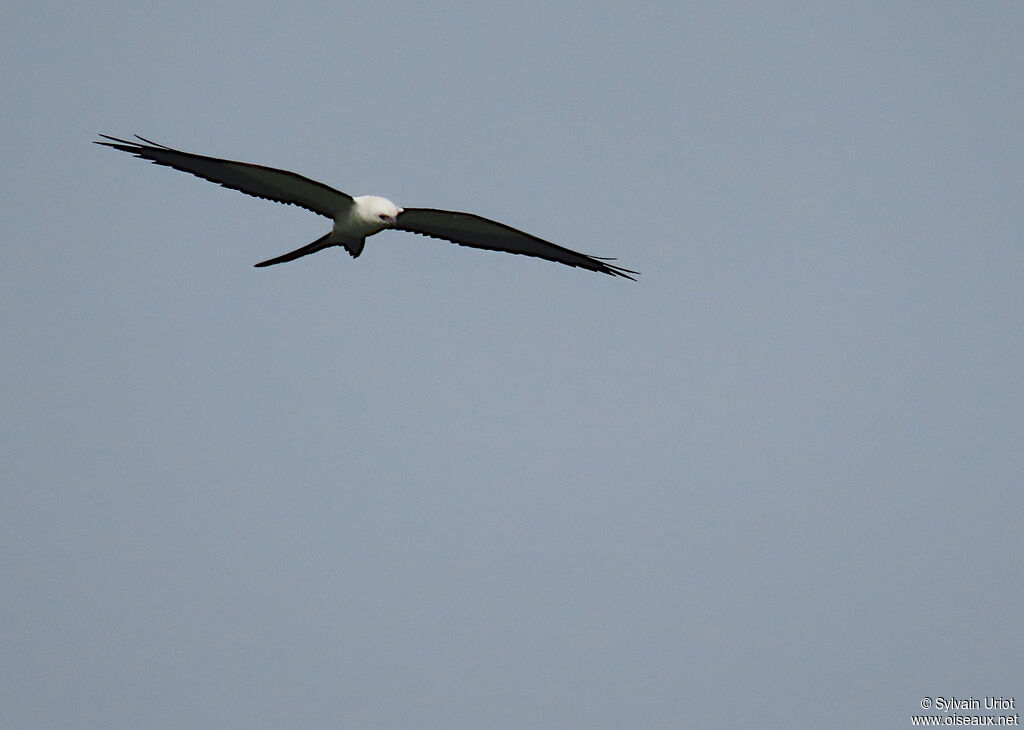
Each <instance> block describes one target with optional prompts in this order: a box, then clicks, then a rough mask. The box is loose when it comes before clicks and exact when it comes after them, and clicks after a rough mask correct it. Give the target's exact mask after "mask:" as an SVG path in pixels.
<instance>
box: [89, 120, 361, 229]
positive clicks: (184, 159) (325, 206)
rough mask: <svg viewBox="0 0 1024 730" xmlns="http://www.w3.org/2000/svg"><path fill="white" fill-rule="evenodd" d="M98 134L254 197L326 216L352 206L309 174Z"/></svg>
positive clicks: (128, 149)
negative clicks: (304, 174) (310, 177)
mask: <svg viewBox="0 0 1024 730" xmlns="http://www.w3.org/2000/svg"><path fill="white" fill-rule="evenodd" d="M100 136H101V137H103V138H104V139H109V140H111V141H110V142H96V144H101V145H105V146H107V147H113V148H114V149H115V150H121V151H122V152H129V153H131V154H133V155H135V156H136V157H141V158H142V159H144V160H149V161H150V162H154V163H156V164H157V165H166V166H167V167H173V168H174V169H175V170H181V171H182V172H190V173H192V174H193V175H197V176H199V177H201V178H203V179H204V180H209V181H210V182H215V183H218V184H220V185H223V186H224V187H226V188H231V189H232V190H239V191H241V192H243V193H246V194H248V195H255V196H256V197H257V198H265V199H266V200H273V201H276V202H278V203H287V204H289V205H298V206H300V207H302V208H305V209H306V210H311V211H313V212H314V213H319V214H320V215H323V216H327V217H328V218H332V219H333V218H335V217H336V216H337V215H338V213H340V212H343V211H345V210H347V209H348V208H349V206H351V205H352V196H351V195H346V194H345V193H343V192H341V191H339V190H335V189H334V188H332V187H329V186H327V185H324V184H323V183H319V182H317V181H316V180H310V179H309V178H308V177H303V176H302V175H296V174H295V173H294V172H288V171H287V170H277V169H275V168H273V167H264V166H263V165H253V164H251V163H249V162H234V161H232V160H221V159H218V158H216V157H207V156H206V155H193V154H191V153H188V152H180V151H178V150H175V149H171V148H170V147H165V146H164V145H161V144H157V143H156V142H152V141H150V140H148V139H145V138H144V137H139V136H138V135H135V136H136V138H137V139H139V140H141V141H142V142H145V144H138V143H136V142H130V141H128V140H124V139H118V138H117V137H109V136H107V135H105V134H101V135H100Z"/></svg>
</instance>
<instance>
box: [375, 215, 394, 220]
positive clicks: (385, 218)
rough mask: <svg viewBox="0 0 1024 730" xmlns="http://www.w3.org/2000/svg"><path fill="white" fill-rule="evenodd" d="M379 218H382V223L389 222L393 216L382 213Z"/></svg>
mask: <svg viewBox="0 0 1024 730" xmlns="http://www.w3.org/2000/svg"><path fill="white" fill-rule="evenodd" d="M377 217H378V218H380V219H381V220H382V221H386V220H388V219H389V218H391V216H389V215H388V214H387V213H381V214H380V215H378V216H377Z"/></svg>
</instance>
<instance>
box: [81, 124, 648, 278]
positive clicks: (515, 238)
mask: <svg viewBox="0 0 1024 730" xmlns="http://www.w3.org/2000/svg"><path fill="white" fill-rule="evenodd" d="M100 137H103V139H105V140H107V141H105V142H100V141H97V142H96V143H95V144H100V145H105V146H107V147H113V148H114V149H115V150H121V151H122V152H128V153H130V154H132V155H135V156H136V157H141V158H142V159H144V160H149V161H150V162H153V163H155V164H157V165H166V166H167V167H173V168H174V169H175V170H181V171H182V172H190V173H192V174H193V175H197V176H198V177H201V178H203V179H204V180H209V181H210V182H215V183H218V184H220V185H223V186H224V187H226V188H231V189H232V190H238V191H241V192H243V193H246V194H248V195H254V196H256V197H257V198H265V199H267V200H274V201H277V202H278V203H287V204H290V205H298V206H299V207H301V208H305V209H306V210H311V211H313V212H314V213H319V214H320V215H322V216H326V217H328V218H330V219H331V220H333V221H334V227H333V228H332V230H331V232H330V233H328V234H327V235H325V236H321V237H320V238H318V239H317V240H315V241H313V242H312V243H310V244H307V245H305V246H303V247H302V248H297V249H295V250H294V251H291V252H289V253H286V254H283V255H281V256H278V257H276V258H272V259H268V260H267V261H261V262H260V263H258V264H256V266H272V265H273V264H280V263H284V262H285V261H293V260H295V259H297V258H300V257H302V256H307V255H308V254H311V253H316V252H317V251H320V250H321V249H325V248H329V247H331V246H341V247H343V248H344V249H345V250H346V251H348V252H349V253H350V254H351V255H352V257H353V258H355V257H356V256H358V255H359V254H360V253H362V251H363V246H364V245H365V243H366V238H367V236H372V235H373V234H375V233H379V232H381V231H383V230H386V229H391V230H395V231H407V232H409V233H419V234H421V235H424V236H432V237H434V238H441V239H444V240H446V241H451V242H452V243H457V244H459V245H461V246H470V247H472V248H482V249H486V250H489V251H507V252H508V253H518V254H525V255H526V256H536V257H538V258H542V259H547V260H548V261H556V262H558V263H561V264H567V265H568V266H579V267H580V268H583V269H590V270H591V271H599V272H601V273H602V274H610V275H611V276H621V277H624V278H626V279H633V276H631V274H637V273H638V272H636V271H631V270H630V269H624V268H622V267H620V266H614V265H612V264H610V263H608V262H609V261H611V260H613V259H605V258H601V257H598V256H588V255H586V254H582V253H577V252H576V251H572V250H570V249H568V248H564V247H562V246H558V245H556V244H554V243H549V242H548V241H545V240H543V239H540V238H537V237H536V236H531V235H530V234H529V233H524V232H523V231H520V230H517V229H515V228H512V227H511V226H506V225H505V224H504V223H498V222H497V221H492V220H488V219H487V218H482V217H480V216H478V215H474V214H472V213H458V212H456V211H451V210H436V209H434V208H399V207H398V206H397V205H395V204H394V203H392V202H391V201H390V200H388V199H387V198H381V197H379V196H376V195H359V196H356V197H352V196H351V195H348V194H346V193H343V192H341V191H340V190H335V189H334V188H332V187H329V186H327V185H324V184H323V183H320V182H317V181H316V180H310V179H309V178H308V177H303V176H302V175H298V174H296V173H294V172H288V171H287V170H277V169H275V168H273V167H265V166H263V165H254V164H252V163H249V162H234V161H232V160H222V159H218V158H216V157H207V156H206V155H194V154H191V153H189V152H181V151H179V150H176V149H172V148H170V147H166V146H164V145H162V144H157V143H156V142H153V141H151V140H148V139H146V138H144V137H139V136H138V135H135V137H136V139H138V140H139V142H132V141H130V140H125V139H118V138H117V137H110V136H108V135H106V134H101V135H100ZM633 280H634V281H635V279H633Z"/></svg>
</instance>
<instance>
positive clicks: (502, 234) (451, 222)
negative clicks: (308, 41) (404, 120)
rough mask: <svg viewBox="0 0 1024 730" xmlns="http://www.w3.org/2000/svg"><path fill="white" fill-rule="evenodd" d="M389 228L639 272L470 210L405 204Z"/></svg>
mask: <svg viewBox="0 0 1024 730" xmlns="http://www.w3.org/2000/svg"><path fill="white" fill-rule="evenodd" d="M391 229H392V230H396V231H408V232H409V233H419V234H422V235H424V236H433V237H434V238H443V239H444V240H446V241H451V242H452V243H457V244H459V245H461V246H472V247H473V248H482V249H486V250H488V251H507V252H508V253H519V254H524V255H526V256H537V257H538V258H542V259H547V260H548V261H557V262H558V263H561V264H568V265H569V266H579V267H581V268H584V269H590V270H591V271H600V272H601V273H602V274H610V275H612V276H622V277H625V278H626V279H633V281H636V279H634V278H633V277H632V276H630V274H638V273H639V272H637V271H631V270H630V269H624V268H622V267H620V266H613V265H612V264H609V263H607V262H608V261H609V260H610V259H602V258H599V257H597V256H588V255H586V254H582V253H578V252H576V251H572V250H570V249H568V248H563V247H562V246H558V245H556V244H554V243H550V242H548V241H545V240H543V239H541V238H537V237H536V236H531V235H530V234H529V233H524V232H523V231H520V230H517V229H515V228H512V227H511V226H506V225H505V224H504V223H498V222H497V221H492V220H488V219H487V218H481V217H480V216H478V215H473V214H472V213H457V212H455V211H450V210H434V209H432V208H406V209H405V210H404V211H403V212H402V213H400V214H399V216H398V219H397V220H396V221H395V225H393V226H391Z"/></svg>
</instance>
